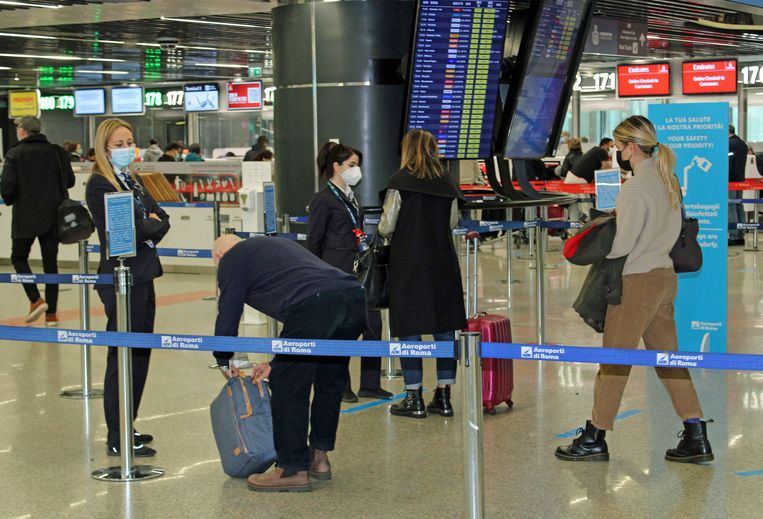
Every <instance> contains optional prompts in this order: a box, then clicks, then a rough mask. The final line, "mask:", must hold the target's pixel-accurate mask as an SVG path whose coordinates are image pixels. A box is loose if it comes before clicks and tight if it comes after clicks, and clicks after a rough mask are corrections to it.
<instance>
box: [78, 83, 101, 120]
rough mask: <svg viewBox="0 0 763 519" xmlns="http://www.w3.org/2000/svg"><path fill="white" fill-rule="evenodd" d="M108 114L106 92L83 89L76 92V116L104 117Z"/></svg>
mask: <svg viewBox="0 0 763 519" xmlns="http://www.w3.org/2000/svg"><path fill="white" fill-rule="evenodd" d="M105 113H106V90H104V89H103V88H83V89H80V90H75V91H74V115H103V114H105Z"/></svg>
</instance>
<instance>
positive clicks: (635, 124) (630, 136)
mask: <svg viewBox="0 0 763 519" xmlns="http://www.w3.org/2000/svg"><path fill="white" fill-rule="evenodd" d="M614 137H615V140H618V141H620V142H624V143H629V142H633V143H635V144H636V146H638V147H639V148H640V149H641V151H643V152H644V153H646V154H647V155H648V156H652V157H654V158H655V159H656V161H657V172H658V174H659V175H660V179H661V180H662V183H663V184H664V185H665V189H667V191H668V197H669V198H670V205H671V206H672V207H673V208H674V209H676V208H678V207H679V206H680V205H681V184H679V183H678V178H677V177H676V175H675V170H676V155H675V153H673V150H671V149H670V147H669V146H666V145H665V144H661V143H658V142H657V132H656V130H655V129H654V125H653V124H652V122H651V121H650V120H649V119H647V118H646V117H642V116H640V115H633V116H631V117H628V118H627V119H626V120H624V121H623V122H621V123H620V124H618V125H617V128H615V131H614Z"/></svg>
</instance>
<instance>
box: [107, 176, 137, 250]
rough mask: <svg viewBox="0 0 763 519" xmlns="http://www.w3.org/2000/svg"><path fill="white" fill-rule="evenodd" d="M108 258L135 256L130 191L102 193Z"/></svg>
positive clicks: (133, 217)
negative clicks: (104, 207) (104, 204)
mask: <svg viewBox="0 0 763 519" xmlns="http://www.w3.org/2000/svg"><path fill="white" fill-rule="evenodd" d="M103 198H104V202H105V203H106V236H107V241H108V255H109V258H118V257H121V258H127V257H130V256H135V254H136V252H137V246H136V243H135V212H134V210H133V204H134V203H135V200H134V199H133V195H132V191H126V192H123V193H113V194H107V195H104V197H103Z"/></svg>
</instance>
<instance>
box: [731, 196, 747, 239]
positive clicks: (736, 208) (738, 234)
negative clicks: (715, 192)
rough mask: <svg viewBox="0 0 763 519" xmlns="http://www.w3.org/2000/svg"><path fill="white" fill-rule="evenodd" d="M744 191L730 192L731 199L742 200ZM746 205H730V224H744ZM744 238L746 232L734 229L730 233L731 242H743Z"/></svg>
mask: <svg viewBox="0 0 763 519" xmlns="http://www.w3.org/2000/svg"><path fill="white" fill-rule="evenodd" d="M742 194H743V192H742V191H729V198H742ZM744 222H745V214H744V204H729V223H730V224H734V223H744ZM743 238H744V231H740V230H737V229H734V230H733V231H729V240H741V239H743Z"/></svg>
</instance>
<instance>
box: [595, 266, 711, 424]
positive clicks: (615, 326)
mask: <svg viewBox="0 0 763 519" xmlns="http://www.w3.org/2000/svg"><path fill="white" fill-rule="evenodd" d="M677 288H678V280H677V278H676V274H675V272H673V269H654V270H652V271H650V272H646V273H644V274H629V275H626V276H623V297H622V300H621V302H620V304H619V305H616V306H615V305H610V306H609V307H608V308H607V319H606V322H605V324H604V339H603V346H604V347H605V348H623V349H626V348H627V349H636V348H638V346H639V341H640V340H641V339H642V338H643V339H644V345H645V346H646V349H648V350H666V351H675V350H677V349H678V338H677V336H676V322H675V319H674V317H673V300H674V299H675V297H676V291H677ZM630 371H631V367H630V366H622V365H616V364H601V365H600V366H599V373H597V375H596V380H595V382H594V389H593V416H592V420H591V422H592V423H593V425H594V427H596V428H597V429H606V430H612V428H613V427H614V423H615V416H617V412H618V410H619V409H620V401H621V400H622V398H623V391H624V390H625V384H626V383H627V382H628V375H629V374H630ZM655 371H656V372H657V376H658V377H660V380H661V381H662V383H663V385H664V386H665V389H667V390H668V394H670V398H671V400H672V401H673V408H674V409H675V410H676V413H677V414H678V416H680V417H681V420H682V421H685V420H688V419H690V418H701V417H702V408H701V407H700V405H699V399H698V398H697V393H696V391H695V390H694V384H693V383H692V381H691V375H689V370H688V369H685V368H655Z"/></svg>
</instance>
